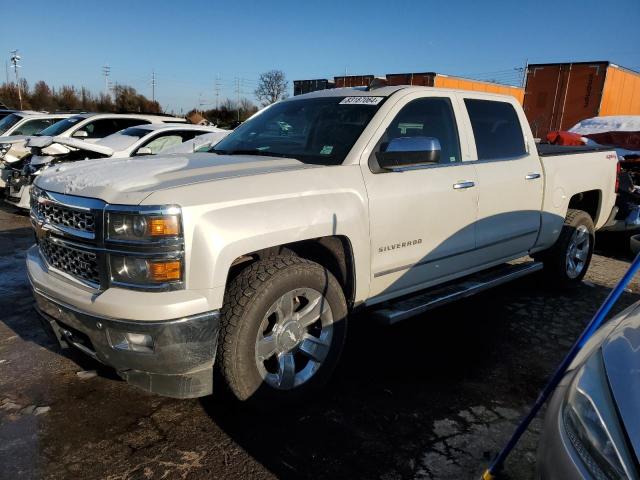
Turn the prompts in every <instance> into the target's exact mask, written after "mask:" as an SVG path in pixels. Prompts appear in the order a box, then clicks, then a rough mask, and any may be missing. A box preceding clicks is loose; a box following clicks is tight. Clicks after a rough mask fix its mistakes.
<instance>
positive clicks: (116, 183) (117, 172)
mask: <svg viewBox="0 0 640 480" xmlns="http://www.w3.org/2000/svg"><path fill="white" fill-rule="evenodd" d="M314 166H315V165H308V164H304V163H302V162H300V161H298V160H295V159H292V158H275V157H263V156H253V155H233V156H231V155H216V154H214V153H194V154H189V155H156V156H154V155H150V156H144V157H133V158H105V159H98V160H82V161H78V162H71V163H64V164H60V165H52V166H50V167H48V168H46V169H45V170H43V171H42V173H41V174H40V175H39V176H38V178H37V179H36V181H35V185H36V186H37V187H39V188H42V189H44V190H49V191H53V192H58V193H66V194H70V195H77V196H81V197H91V198H99V199H101V200H104V201H105V202H108V203H119V204H130V205H137V204H139V203H140V202H142V201H143V200H144V199H145V198H146V197H148V196H149V195H150V194H151V193H153V192H155V191H158V190H163V189H168V188H174V187H180V186H184V185H189V184H194V183H201V182H210V181H218V180H223V179H225V178H231V177H239V176H249V175H260V174H265V173H270V172H276V171H284V170H295V169H301V168H312V167H314Z"/></svg>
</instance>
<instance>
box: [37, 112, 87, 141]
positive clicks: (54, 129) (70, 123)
mask: <svg viewBox="0 0 640 480" xmlns="http://www.w3.org/2000/svg"><path fill="white" fill-rule="evenodd" d="M85 118H86V117H84V116H82V115H76V116H75V117H69V118H65V119H64V120H60V121H59V122H56V123H54V124H53V125H51V126H50V127H47V128H45V129H44V130H42V131H41V132H40V133H38V135H44V136H50V137H55V136H56V135H60V134H62V133H64V132H66V131H67V130H69V129H71V128H73V127H74V126H76V125H77V124H78V122H81V121H82V120H84V119H85Z"/></svg>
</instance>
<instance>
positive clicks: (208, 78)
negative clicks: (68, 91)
mask: <svg viewBox="0 0 640 480" xmlns="http://www.w3.org/2000/svg"><path fill="white" fill-rule="evenodd" d="M3 12H4V13H3V17H4V21H3V22H2V23H3V25H2V28H1V29H0V56H4V59H3V60H4V61H5V62H8V59H9V51H10V50H13V49H18V50H19V54H20V55H21V56H22V68H21V69H20V75H21V76H24V77H25V78H26V79H27V80H28V81H29V82H30V83H31V84H33V83H35V82H36V81H38V80H46V81H47V82H48V83H49V84H50V85H53V86H61V85H65V84H71V85H75V86H78V87H79V86H86V87H88V88H89V89H91V90H92V91H93V92H96V93H97V92H99V91H104V88H105V78H104V77H103V76H102V67H103V65H109V66H110V67H111V76H110V80H111V81H112V82H117V83H120V84H127V85H131V86H133V87H134V88H136V89H137V90H138V91H139V92H141V93H143V94H145V95H147V96H148V97H151V77H152V72H155V76H156V89H155V92H156V98H157V99H158V100H159V101H160V103H161V105H162V106H163V107H164V108H165V109H166V110H167V111H171V110H173V111H175V112H176V113H180V111H181V110H183V111H185V112H186V111H188V110H190V109H191V108H194V107H199V108H203V109H206V108H212V107H213V106H214V104H215V99H216V95H215V91H216V83H217V84H218V87H219V89H220V90H219V97H218V98H219V99H220V100H222V99H223V98H225V97H230V98H235V97H236V79H240V80H239V81H240V90H241V96H243V97H247V98H250V99H251V100H253V101H255V97H254V95H253V91H254V90H255V88H256V85H257V81H258V77H259V75H260V73H261V72H265V71H267V70H271V69H279V70H282V71H284V72H285V74H286V77H287V79H288V80H289V86H290V90H291V91H292V89H293V80H298V79H312V78H329V79H331V78H332V77H334V76H336V75H344V74H345V72H346V73H347V74H349V75H358V74H375V75H384V74H387V73H405V72H428V71H435V72H438V73H444V74H450V75H461V76H472V77H476V78H481V79H496V80H500V81H504V82H515V81H518V80H519V78H520V77H519V75H521V74H519V72H518V71H517V70H515V69H516V68H518V67H523V66H524V65H525V64H526V63H527V62H529V63H545V62H558V61H593V60H609V61H612V62H614V63H616V64H618V65H621V66H624V67H628V68H632V69H636V70H640V40H639V38H638V33H637V32H638V26H639V25H640V0H608V1H606V2H605V1H602V0H598V1H594V0H581V1H566V2H562V1H558V0H555V1H547V0H536V1H534V2H526V1H521V2H517V1H491V0H485V1H481V0H475V1H471V0H469V1H468V0H457V1H455V0H450V1H447V2H441V1H429V0H423V1H405V0H388V1H380V0H368V1H366V2H364V1H349V0H342V1H332V0H323V1H317V0H312V1H309V0H298V1H295V2H294V1H288V0H277V1H273V0H272V1H247V0H235V1H226V2H219V1H215V0H209V1H198V0H181V1H174V2H169V1H158V0H156V1H147V0H136V1H133V0H128V1H120V0H103V1H100V2H91V1H89V2H87V1H83V2H79V1H72V0H58V1H55V2H52V1H51V0H47V1H40V0H29V1H28V2H13V3H12V4H11V8H10V12H9V11H8V9H7V8H5V9H3ZM9 13H10V16H9ZM12 19H13V20H12ZM8 74H9V75H12V71H9V72H8ZM2 80H4V78H2Z"/></svg>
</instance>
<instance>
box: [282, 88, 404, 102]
mask: <svg viewBox="0 0 640 480" xmlns="http://www.w3.org/2000/svg"><path fill="white" fill-rule="evenodd" d="M365 88H366V87H345V88H327V89H326V90H317V91H315V92H311V93H305V94H303V95H296V96H295V97H289V98H288V99H287V101H288V100H296V99H301V98H316V97H388V96H390V95H392V94H394V93H395V92H397V91H398V90H402V89H403V88H407V85H398V86H392V87H380V88H374V89H371V90H369V89H366V90H365Z"/></svg>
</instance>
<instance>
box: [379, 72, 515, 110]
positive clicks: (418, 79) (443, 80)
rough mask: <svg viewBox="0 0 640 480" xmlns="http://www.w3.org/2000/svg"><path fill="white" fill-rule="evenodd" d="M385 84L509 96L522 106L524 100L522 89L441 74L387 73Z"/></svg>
mask: <svg viewBox="0 0 640 480" xmlns="http://www.w3.org/2000/svg"><path fill="white" fill-rule="evenodd" d="M387 83H388V84H389V85H420V86H425V87H436V88H454V89H459V90H471V91H473V92H487V93H498V94H500V95H511V96H512V97H515V98H516V99H517V100H518V102H520V104H521V105H522V101H523V100H524V89H523V88H521V87H513V86H510V85H501V84H499V83H492V82H482V81H479V80H470V79H468V78H461V77H452V76H449V75H444V74H442V73H434V72H429V73H388V74H387Z"/></svg>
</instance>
